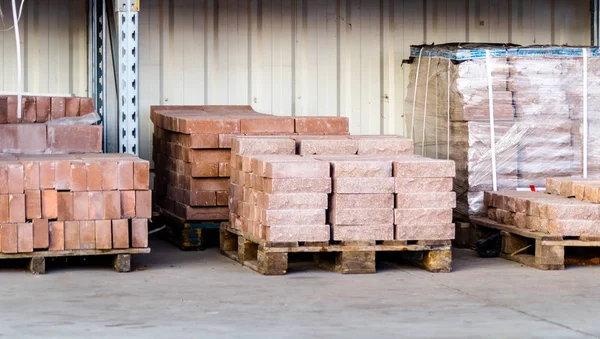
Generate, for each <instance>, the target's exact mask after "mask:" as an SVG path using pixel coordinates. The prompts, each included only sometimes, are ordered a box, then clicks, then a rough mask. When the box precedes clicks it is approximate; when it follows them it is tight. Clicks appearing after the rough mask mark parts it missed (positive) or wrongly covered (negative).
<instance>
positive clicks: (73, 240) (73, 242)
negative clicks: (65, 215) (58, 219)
mask: <svg viewBox="0 0 600 339" xmlns="http://www.w3.org/2000/svg"><path fill="white" fill-rule="evenodd" d="M78 249H79V221H65V250H78Z"/></svg>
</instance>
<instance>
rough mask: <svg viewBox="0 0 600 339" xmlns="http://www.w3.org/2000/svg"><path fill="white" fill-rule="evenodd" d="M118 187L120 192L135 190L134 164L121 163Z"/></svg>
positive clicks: (130, 162)
mask: <svg viewBox="0 0 600 339" xmlns="http://www.w3.org/2000/svg"><path fill="white" fill-rule="evenodd" d="M117 187H118V188H119V190H132V189H133V162H132V161H119V176H118V184H117Z"/></svg>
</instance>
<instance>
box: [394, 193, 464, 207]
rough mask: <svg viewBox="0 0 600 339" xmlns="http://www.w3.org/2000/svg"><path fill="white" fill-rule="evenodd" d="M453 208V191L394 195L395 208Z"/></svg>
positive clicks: (454, 197) (454, 204) (454, 198)
mask: <svg viewBox="0 0 600 339" xmlns="http://www.w3.org/2000/svg"><path fill="white" fill-rule="evenodd" d="M423 207H430V208H433V207H435V208H455V207H456V193H455V192H439V193H436V192H430V193H405V194H397V195H396V208H423Z"/></svg>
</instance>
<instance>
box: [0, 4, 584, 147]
mask: <svg viewBox="0 0 600 339" xmlns="http://www.w3.org/2000/svg"><path fill="white" fill-rule="evenodd" d="M26 3H27V8H26V11H25V14H24V18H23V20H22V22H21V26H22V27H23V28H22V29H23V30H24V31H25V34H24V36H23V42H24V53H25V59H26V65H27V71H26V90H27V91H40V92H73V93H75V94H78V95H85V94H86V87H87V59H86V56H87V48H86V46H85V41H86V38H87V33H86V16H85V13H84V11H85V1H82V0H52V1H51V0H45V1H41V0H27V2H26ZM0 4H2V8H3V9H4V12H5V13H8V12H9V11H8V10H9V9H10V4H9V1H8V0H0ZM141 5H142V7H141V12H140V32H139V33H140V34H139V36H140V48H139V49H140V53H139V55H140V91H141V93H140V105H141V107H140V112H141V120H140V121H141V122H142V123H141V148H140V149H141V155H142V156H143V157H145V158H150V152H151V149H150V147H151V137H152V127H151V123H150V121H149V117H148V113H149V106H150V105H153V104H252V106H253V107H254V108H255V109H256V110H257V111H260V112H265V113H274V114H278V115H342V116H348V117H350V124H351V131H352V133H377V134H378V133H402V132H403V129H404V128H403V121H402V112H403V107H402V103H403V100H404V97H405V94H406V82H407V76H408V67H407V65H404V66H403V65H402V60H403V59H406V58H407V57H408V52H409V46H410V45H411V44H420V43H433V42H435V43H444V42H451V41H477V42H488V41H493V42H506V41H508V42H514V43H519V44H534V43H536V44H547V43H554V44H563V43H568V44H572V45H575V44H589V41H590V33H589V31H590V29H589V22H590V20H589V9H588V5H589V1H587V0H429V1H424V0H396V1H394V0H380V1H367V0H363V1H359V0H346V1H344V0H294V1H292V0H252V1H246V0H222V1H217V0H204V1H202V0H143V1H142V2H141ZM5 21H6V25H7V26H10V25H11V24H12V23H11V20H10V18H7V19H5ZM0 52H1V54H0V64H1V65H2V66H1V67H0V91H1V90H14V87H15V83H16V81H15V71H14V66H13V64H14V41H13V38H12V32H7V33H0ZM109 83H110V84H112V83H113V80H111V79H110V77H109ZM111 86H112V85H111ZM113 93H114V92H113ZM111 97H114V94H112V95H111ZM107 108H108V109H111V110H112V111H114V112H116V107H115V106H114V102H113V103H110V102H109V104H108V107H107ZM115 114H116V113H115ZM116 137H117V136H116V129H112V128H111V129H110V130H109V138H110V139H109V143H110V144H116V143H115V142H114V141H116Z"/></svg>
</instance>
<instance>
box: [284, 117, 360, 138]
mask: <svg viewBox="0 0 600 339" xmlns="http://www.w3.org/2000/svg"><path fill="white" fill-rule="evenodd" d="M295 120H296V121H295V132H296V133H301V134H347V133H348V131H349V127H348V118H346V117H296V119H295Z"/></svg>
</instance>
